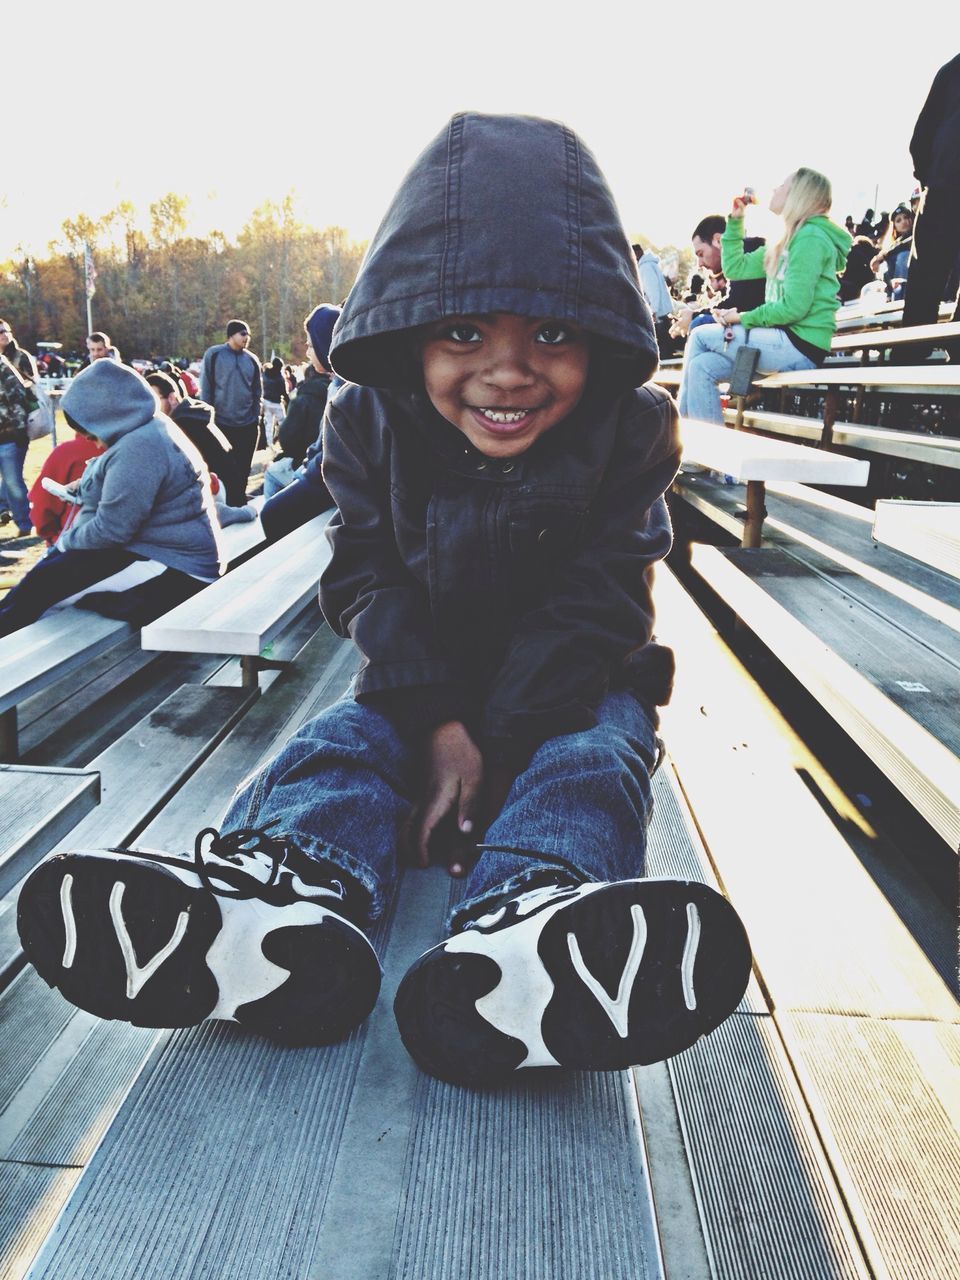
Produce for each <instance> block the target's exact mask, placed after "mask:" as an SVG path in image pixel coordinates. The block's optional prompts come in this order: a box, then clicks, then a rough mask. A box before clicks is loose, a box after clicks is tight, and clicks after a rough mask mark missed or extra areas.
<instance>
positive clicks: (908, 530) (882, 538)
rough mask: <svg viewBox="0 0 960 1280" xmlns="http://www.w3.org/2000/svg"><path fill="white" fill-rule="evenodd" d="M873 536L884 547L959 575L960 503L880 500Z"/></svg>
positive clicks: (957, 576)
mask: <svg viewBox="0 0 960 1280" xmlns="http://www.w3.org/2000/svg"><path fill="white" fill-rule="evenodd" d="M873 536H874V538H875V539H876V540H877V542H879V543H881V544H882V545H883V546H885V547H893V548H894V549H895V550H897V551H902V552H903V553H904V554H905V555H908V556H912V557H914V559H916V560H920V561H922V562H923V563H924V564H928V565H931V566H932V567H933V568H934V569H939V570H940V571H941V572H942V573H949V574H950V575H951V577H953V578H960V502H909V501H905V500H903V499H892V498H891V499H887V498H884V499H881V500H880V501H879V502H878V503H877V508H876V515H875V518H874V522H873Z"/></svg>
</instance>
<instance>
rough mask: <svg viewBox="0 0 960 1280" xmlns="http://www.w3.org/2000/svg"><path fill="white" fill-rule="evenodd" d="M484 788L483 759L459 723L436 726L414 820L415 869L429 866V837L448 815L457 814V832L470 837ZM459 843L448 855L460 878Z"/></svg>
mask: <svg viewBox="0 0 960 1280" xmlns="http://www.w3.org/2000/svg"><path fill="white" fill-rule="evenodd" d="M482 785H483V757H482V756H481V754H480V751H479V749H478V747H477V745H476V743H475V742H474V741H473V739H472V738H471V737H470V735H469V733H467V731H466V729H465V728H464V726H463V725H462V724H461V723H460V721H459V720H450V721H448V722H447V723H446V724H441V725H438V726H437V728H436V729H434V731H433V733H432V734H431V735H430V741H429V743H428V747H427V778H426V785H425V788H424V795H423V799H422V800H421V802H420V805H419V806H418V810H417V813H416V814H415V816H414V824H415V825H414V847H415V851H416V858H417V865H418V866H420V867H426V866H428V865H429V862H430V851H429V845H430V837H431V836H432V835H433V833H434V831H435V830H436V828H437V826H438V825H439V823H440V822H441V821H442V820H443V819H444V818H445V817H446V816H447V815H448V814H451V815H452V814H454V813H455V814H456V823H457V831H458V832H459V833H460V834H461V835H463V836H465V837H469V836H470V835H471V833H472V831H473V827H474V822H475V821H476V816H477V812H476V811H477V808H478V806H479V799H480V789H481V786H482ZM462 843H464V842H461V841H455V842H453V847H452V848H451V850H450V853H449V869H450V874H451V875H452V876H462V875H463V873H464V871H465V867H464V864H463V861H462V853H461V850H460V848H458V847H457V846H458V845H460V846H461V847H462Z"/></svg>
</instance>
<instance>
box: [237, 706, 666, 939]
mask: <svg viewBox="0 0 960 1280" xmlns="http://www.w3.org/2000/svg"><path fill="white" fill-rule="evenodd" d="M597 719H598V723H597V725H596V726H595V727H594V728H592V729H587V730H585V731H583V732H581V733H571V734H563V735H561V736H559V737H556V738H549V739H548V740H547V741H546V742H544V743H543V744H542V746H540V747H539V748H538V749H537V751H535V752H534V755H533V757H532V759H531V761H530V763H529V764H528V766H527V768H526V769H525V770H524V771H523V772H522V773H521V774H519V776H518V777H517V778H516V780H515V781H514V783H513V786H512V787H511V790H510V793H509V795H508V796H507V799H506V802H505V804H504V806H503V808H502V810H501V811H500V814H499V815H498V816H497V817H496V818H495V819H494V820H493V822H492V823H491V824H490V826H489V828H488V829H487V832H486V835H485V838H484V840H483V843H482V845H481V846H480V848H481V853H480V856H479V858H478V859H477V861H476V863H475V864H474V866H473V869H472V871H471V872H470V875H469V879H468V881H467V886H466V897H465V898H464V900H463V901H462V902H461V903H460V905H459V906H458V907H457V908H456V910H455V911H454V913H453V917H452V923H451V928H452V929H454V930H456V929H457V928H459V927H461V925H462V923H463V922H464V921H465V920H467V919H469V918H471V917H474V916H477V915H482V914H483V913H484V911H485V910H488V909H489V908H490V906H491V905H492V904H493V903H494V902H495V901H496V900H497V899H499V898H500V897H502V896H505V895H509V894H512V893H517V892H520V891H521V890H523V889H525V888H527V887H533V886H535V885H537V884H539V883H545V882H547V881H548V880H553V881H555V882H557V883H561V884H581V883H583V882H585V881H588V880H599V881H612V880H632V879H637V878H638V877H640V876H642V875H643V871H644V859H645V853H646V830H647V824H648V822H649V820H650V813H651V809H652V803H653V802H652V796H651V791H650V775H651V773H652V772H653V771H654V769H655V768H656V765H657V763H658V759H659V754H658V753H659V743H658V739H657V734H656V719H655V713H654V712H652V711H650V710H648V709H647V708H645V707H644V706H643V705H642V704H641V703H640V702H639V701H638V700H637V698H636V697H634V695H633V694H632V693H629V692H626V691H618V692H615V693H608V694H607V695H606V697H605V698H604V700H603V702H602V703H601V704H600V707H599V708H598V710H597ZM423 747H424V740H423V738H422V736H421V737H419V738H417V739H415V740H413V739H410V738H409V737H401V735H400V733H399V732H398V730H397V728H396V727H395V726H394V725H393V724H392V723H391V721H390V720H388V719H387V718H386V717H385V716H383V715H381V714H380V712H378V711H375V710H373V709H372V708H371V707H368V706H364V705H362V704H361V703H358V702H355V701H354V700H353V698H352V696H351V695H350V693H349V692H348V693H347V695H345V696H344V697H343V698H341V699H340V701H339V702H335V703H334V704H333V705H332V706H330V707H328V708H327V709H326V710H325V711H323V712H322V713H321V714H320V715H319V716H317V717H316V719H314V720H311V721H309V722H308V723H307V724H305V725H304V726H303V727H302V728H301V729H300V730H299V731H298V732H297V733H296V734H295V735H294V736H293V737H292V738H291V739H290V740H289V741H288V742H287V744H286V745H285V746H284V747H283V748H281V750H280V752H279V753H278V754H277V755H276V756H274V758H273V760H272V761H270V762H269V763H268V764H266V765H265V766H264V767H263V768H262V769H261V770H260V771H259V772H258V773H257V774H256V775H255V776H254V777H253V778H251V779H249V780H248V781H247V782H245V783H244V784H243V785H242V787H241V789H240V791H239V792H238V793H237V795H236V796H235V798H234V800H233V803H232V804H231V806H230V809H229V810H228V812H227V814H226V816H225V818H224V820H223V824H222V827H221V829H222V830H223V831H235V830H237V829H239V828H241V827H265V826H267V824H269V823H275V824H276V825H275V826H273V827H271V830H270V834H271V835H278V834H281V833H282V834H283V835H284V836H286V837H288V838H289V839H290V840H291V841H292V843H294V844H295V845H296V846H297V847H298V848H299V849H301V850H302V851H303V852H304V853H306V854H308V855H309V856H310V857H312V858H314V859H316V860H317V862H318V863H319V864H321V865H322V866H323V867H324V869H325V871H326V873H327V874H329V875H331V876H332V877H333V878H335V879H337V880H339V881H340V882H341V883H342V884H343V886H344V888H345V890H346V899H345V909H346V912H347V913H349V915H350V917H351V918H352V919H353V920H355V921H356V923H357V924H359V925H361V926H365V925H368V924H369V923H370V922H372V921H373V920H375V919H376V918H377V916H378V915H380V913H381V912H382V911H383V909H384V907H385V905H386V904H387V903H388V902H389V900H390V897H391V894H392V890H393V886H394V884H395V882H396V879H397V876H398V861H399V858H398V850H399V847H400V844H401V840H402V833H403V829H404V826H405V824H406V823H407V821H408V819H409V818H410V815H411V813H412V812H413V809H414V806H415V805H416V803H417V801H418V800H419V798H420V793H421V787H422V780H423V779H422V767H423V766H422V762H423V754H424V751H423Z"/></svg>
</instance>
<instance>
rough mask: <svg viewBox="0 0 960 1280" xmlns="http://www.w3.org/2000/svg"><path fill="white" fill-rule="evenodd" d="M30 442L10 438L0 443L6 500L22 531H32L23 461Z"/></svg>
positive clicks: (0, 460) (1, 472)
mask: <svg viewBox="0 0 960 1280" xmlns="http://www.w3.org/2000/svg"><path fill="white" fill-rule="evenodd" d="M28 444H29V442H28V441H26V440H24V441H23V442H22V443H20V442H18V441H13V440H9V441H7V442H6V443H5V444H0V480H2V481H3V486H2V487H3V497H4V501H5V502H6V503H8V504H9V506H10V514H11V515H12V516H13V518H14V520H15V521H16V522H17V528H18V529H19V530H20V532H21V533H29V532H30V531H31V523H30V502H29V500H28V498H27V486H26V482H25V481H24V478H23V463H24V459H25V458H26V456H27V448H28Z"/></svg>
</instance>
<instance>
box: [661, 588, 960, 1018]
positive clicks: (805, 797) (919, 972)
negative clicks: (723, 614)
mask: <svg viewBox="0 0 960 1280" xmlns="http://www.w3.org/2000/svg"><path fill="white" fill-rule="evenodd" d="M655 598H656V600H657V612H658V624H657V632H658V635H659V636H660V637H661V638H662V639H663V640H664V642H665V643H668V644H671V645H672V646H673V647H674V648H675V650H676V652H677V656H678V679H677V683H676V687H675V691H674V696H673V698H672V700H671V703H670V706H669V707H667V708H665V710H664V715H663V724H664V736H665V738H666V741H667V743H668V745H669V748H670V752H671V755H672V757H673V759H674V761H675V763H676V768H677V773H678V775H679V777H680V781H681V783H682V784H683V788H684V792H685V794H686V796H687V798H688V800H689V803H690V805H691V807H692V809H693V812H694V813H695V814H696V817H697V825H698V828H699V829H700V831H701V832H702V833H703V835H704V839H705V841H706V843H707V846H708V848H709V850H710V854H711V858H712V860H713V862H714V864H715V866H716V867H717V872H718V875H719V877H720V880H721V882H722V883H723V886H724V889H725V891H726V892H727V893H728V895H729V896H730V899H731V901H732V902H733V903H734V905H735V906H736V908H737V910H738V911H739V912H740V914H741V916H742V917H743V920H744V923H745V924H746V927H747V932H748V933H749V935H750V940H751V943H752V945H753V951H754V957H755V960H756V963H757V967H758V970H759V972H760V974H761V975H762V978H763V983H764V988H765V989H766V990H768V991H769V992H770V993H771V994H772V998H773V1001H774V1005H775V1008H779V1009H782V1008H791V1009H797V1010H813V1011H820V1012H827V1013H852V1014H857V1015H860V1016H873V1017H890V1018H926V1019H931V1018H936V1019H940V1020H942V1021H945V1022H955V1021H958V1020H960V1015H958V1009H957V1003H956V1000H955V999H954V996H953V994H952V992H951V990H950V988H949V987H948V985H947V980H948V979H947V978H946V977H945V976H941V975H940V974H939V973H938V972H937V971H936V970H935V969H934V968H933V966H932V965H931V963H930V960H929V959H928V958H927V956H926V955H925V954H924V952H923V951H922V949H921V948H920V946H919V945H918V943H917V941H916V940H915V938H914V937H913V936H912V933H911V932H910V930H909V929H908V928H907V927H906V926H905V924H904V922H903V920H902V919H901V918H900V916H899V914H898V913H897V911H896V909H895V908H894V907H892V906H891V904H890V902H889V900H888V897H887V896H885V895H884V894H882V893H881V892H880V891H879V890H878V888H877V883H876V878H877V873H875V872H874V871H873V863H874V862H876V861H879V860H883V859H889V860H890V862H891V865H893V866H895V867H896V868H897V874H898V875H899V876H900V877H901V878H903V879H904V881H905V882H906V883H909V884H911V885H912V886H913V889H912V892H915V893H916V894H917V895H918V896H919V897H922V900H923V902H924V903H925V910H926V912H927V914H928V915H929V916H930V918H932V919H935V920H936V921H937V929H938V930H939V931H940V932H941V933H942V935H943V937H944V946H946V947H949V945H950V940H951V939H952V938H955V921H954V919H953V913H952V911H951V910H950V908H949V907H943V906H938V905H937V903H936V901H935V898H934V896H933V895H932V894H931V892H930V890H929V887H927V886H925V884H924V882H923V880H922V878H921V877H920V876H919V875H917V874H916V873H915V872H914V871H913V870H912V868H911V867H910V866H909V863H908V862H904V861H903V860H901V859H899V858H897V857H896V855H895V853H894V851H892V850H890V849H889V848H888V847H887V846H886V845H885V843H884V842H883V840H882V839H881V837H880V836H879V835H878V833H877V832H875V831H873V830H872V829H871V828H870V827H869V825H868V823H867V821H866V820H865V819H864V817H863V815H862V814H861V813H860V812H859V811H858V810H856V809H854V808H852V807H850V806H849V804H848V803H846V802H845V800H844V798H843V797H842V796H840V795H838V794H832V795H828V796H819V795H818V794H817V793H816V792H815V791H814V790H813V789H811V787H810V786H809V785H808V779H809V772H810V770H809V765H808V763H807V762H806V760H805V758H804V756H803V755H802V754H797V751H796V748H795V745H794V740H793V735H792V734H790V732H789V731H788V729H787V726H786V724H785V722H784V721H783V719H782V717H780V716H779V715H778V714H777V713H776V712H775V710H774V709H773V708H771V707H769V705H768V704H766V703H765V702H764V701H763V700H762V699H760V698H759V696H758V693H757V690H756V687H755V686H754V685H753V684H752V682H751V681H750V680H749V678H748V677H747V675H746V673H745V672H744V670H743V668H742V667H741V666H740V664H739V663H738V662H736V661H735V660H734V659H733V658H732V656H731V655H730V653H729V651H728V650H727V648H726V646H725V645H724V644H723V642H722V641H721V639H720V637H719V636H718V635H717V634H716V632H715V630H714V628H713V627H712V626H711V625H710V624H709V623H708V622H707V621H706V619H705V618H704V616H703V614H702V613H701V611H700V610H699V609H698V608H697V606H696V605H695V604H694V603H693V601H692V600H691V599H690V598H689V597H688V596H687V595H686V593H685V592H684V590H683V588H682V587H681V586H680V584H679V583H678V582H677V580H676V578H675V577H674V575H673V574H672V573H671V572H670V571H669V570H668V569H661V570H659V571H658V575H657V584H656V597H655ZM806 643H807V645H808V647H809V648H812V647H813V646H812V644H811V643H810V642H809V640H807V641H806ZM812 660H813V661H816V655H814V656H813V658H812ZM797 665H799V662H798V663H797ZM878 696H879V695H878ZM957 794H960V792H958V793H957ZM784 815H789V821H787V822H785V821H784ZM851 846H852V847H853V848H855V849H856V853H854V852H853V851H852V847H851Z"/></svg>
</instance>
